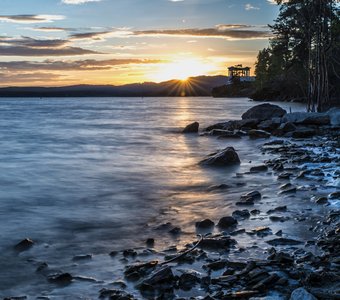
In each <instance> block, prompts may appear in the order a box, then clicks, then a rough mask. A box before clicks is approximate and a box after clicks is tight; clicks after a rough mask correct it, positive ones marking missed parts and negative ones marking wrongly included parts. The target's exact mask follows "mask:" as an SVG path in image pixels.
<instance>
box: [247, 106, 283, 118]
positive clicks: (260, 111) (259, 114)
mask: <svg viewBox="0 0 340 300" xmlns="http://www.w3.org/2000/svg"><path fill="white" fill-rule="evenodd" d="M286 113H287V112H286V111H285V110H284V109H282V108H281V107H280V106H278V105H273V104H269V103H264V104H260V105H256V106H254V107H252V108H250V109H249V110H247V111H246V112H245V113H244V114H243V115H242V120H245V119H258V120H269V119H272V118H277V117H282V116H283V115H285V114H286Z"/></svg>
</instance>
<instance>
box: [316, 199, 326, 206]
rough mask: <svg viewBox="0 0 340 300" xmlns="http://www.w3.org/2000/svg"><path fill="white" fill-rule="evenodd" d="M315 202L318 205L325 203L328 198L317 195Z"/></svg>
mask: <svg viewBox="0 0 340 300" xmlns="http://www.w3.org/2000/svg"><path fill="white" fill-rule="evenodd" d="M315 203H316V204H319V205H323V204H327V203H328V199H327V197H318V198H316V199H315Z"/></svg>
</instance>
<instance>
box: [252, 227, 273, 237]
mask: <svg viewBox="0 0 340 300" xmlns="http://www.w3.org/2000/svg"><path fill="white" fill-rule="evenodd" d="M251 232H252V233H254V234H256V235H258V236H266V235H270V234H272V230H271V229H270V228H269V227H267V226H260V227H256V228H255V229H253V230H251Z"/></svg>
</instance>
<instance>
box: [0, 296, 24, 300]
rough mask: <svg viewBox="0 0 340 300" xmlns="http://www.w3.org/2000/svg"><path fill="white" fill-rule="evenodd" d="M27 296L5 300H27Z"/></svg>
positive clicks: (6, 299)
mask: <svg viewBox="0 0 340 300" xmlns="http://www.w3.org/2000/svg"><path fill="white" fill-rule="evenodd" d="M26 299H28V298H27V296H18V297H5V298H3V300H26Z"/></svg>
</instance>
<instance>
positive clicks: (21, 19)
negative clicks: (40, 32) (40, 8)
mask: <svg viewBox="0 0 340 300" xmlns="http://www.w3.org/2000/svg"><path fill="white" fill-rule="evenodd" d="M63 19H65V17H64V16H61V15H0V21H3V22H11V23H51V22H54V21H58V20H63Z"/></svg>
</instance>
